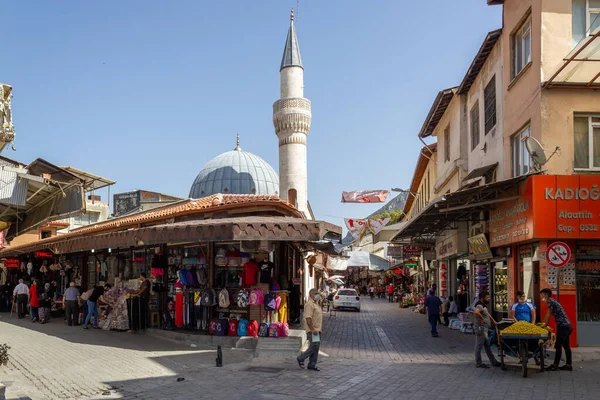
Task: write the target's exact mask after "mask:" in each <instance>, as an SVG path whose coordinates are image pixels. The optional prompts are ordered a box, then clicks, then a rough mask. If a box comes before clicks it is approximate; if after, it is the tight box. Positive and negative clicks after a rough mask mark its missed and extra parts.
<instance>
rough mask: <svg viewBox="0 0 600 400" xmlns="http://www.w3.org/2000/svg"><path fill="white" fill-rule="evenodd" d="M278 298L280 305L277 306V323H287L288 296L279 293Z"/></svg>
mask: <svg viewBox="0 0 600 400" xmlns="http://www.w3.org/2000/svg"><path fill="white" fill-rule="evenodd" d="M279 297H280V298H281V303H280V304H279V309H278V310H277V312H278V313H279V318H278V319H279V322H287V321H288V294H287V293H284V292H281V293H279Z"/></svg>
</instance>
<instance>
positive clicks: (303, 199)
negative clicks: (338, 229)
mask: <svg viewBox="0 0 600 400" xmlns="http://www.w3.org/2000/svg"><path fill="white" fill-rule="evenodd" d="M279 84H280V87H279V100H277V101H276V102H275V104H273V125H274V127H275V134H276V135H277V138H278V139H279V191H280V193H279V197H280V198H281V199H282V200H286V201H287V202H289V203H291V204H293V205H294V206H296V207H297V208H298V210H300V211H301V212H303V213H304V215H305V216H306V217H307V218H310V215H311V214H310V210H309V207H308V193H307V192H308V184H307V181H308V177H307V175H308V168H307V161H306V150H307V149H306V138H307V136H308V133H309V131H310V124H311V120H312V115H311V104H310V100H308V99H306V98H305V97H304V67H303V66H302V59H301V58H300V48H299V47H298V39H297V38H296V29H295V28H294V10H293V9H292V12H291V13H290V28H289V29H288V34H287V38H286V41H285V49H284V51H283V59H282V60H281V68H280V70H279Z"/></svg>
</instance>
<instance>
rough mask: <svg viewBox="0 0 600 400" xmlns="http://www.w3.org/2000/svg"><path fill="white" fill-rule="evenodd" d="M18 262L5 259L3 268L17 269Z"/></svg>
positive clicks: (12, 259)
mask: <svg viewBox="0 0 600 400" xmlns="http://www.w3.org/2000/svg"><path fill="white" fill-rule="evenodd" d="M19 264H20V262H19V260H18V259H16V258H7V259H6V260H4V266H5V267H6V268H19Z"/></svg>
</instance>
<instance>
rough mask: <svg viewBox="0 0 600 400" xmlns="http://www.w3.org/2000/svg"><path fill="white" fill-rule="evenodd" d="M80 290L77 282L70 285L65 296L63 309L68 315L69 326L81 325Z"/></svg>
mask: <svg viewBox="0 0 600 400" xmlns="http://www.w3.org/2000/svg"><path fill="white" fill-rule="evenodd" d="M79 301H80V299H79V289H77V288H76V287H75V282H71V283H69V288H68V289H67V290H65V295H64V296H63V308H64V309H65V314H66V315H67V325H69V326H73V325H79Z"/></svg>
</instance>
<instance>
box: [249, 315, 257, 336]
mask: <svg viewBox="0 0 600 400" xmlns="http://www.w3.org/2000/svg"><path fill="white" fill-rule="evenodd" d="M248 336H251V337H257V336H258V322H257V321H256V320H254V319H253V320H251V321H250V322H248Z"/></svg>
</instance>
